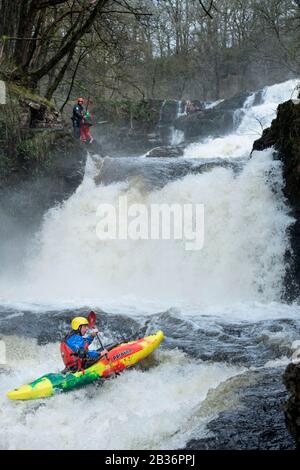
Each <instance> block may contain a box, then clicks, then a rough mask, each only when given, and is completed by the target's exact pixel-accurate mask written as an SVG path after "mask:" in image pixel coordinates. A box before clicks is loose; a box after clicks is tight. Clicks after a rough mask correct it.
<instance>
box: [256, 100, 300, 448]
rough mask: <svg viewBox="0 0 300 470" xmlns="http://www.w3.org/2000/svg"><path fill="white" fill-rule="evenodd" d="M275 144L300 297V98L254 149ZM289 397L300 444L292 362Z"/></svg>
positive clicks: (299, 404) (294, 292)
mask: <svg viewBox="0 0 300 470" xmlns="http://www.w3.org/2000/svg"><path fill="white" fill-rule="evenodd" d="M271 146H274V149H275V151H276V152H275V154H274V155H275V158H278V159H280V160H281V162H282V164H283V176H284V182H285V186H284V189H283V191H284V195H285V197H286V198H287V200H288V202H289V205H290V207H291V211H292V213H293V216H294V217H295V223H294V224H293V225H292V227H291V229H290V240H291V251H290V252H288V253H287V258H288V261H289V269H288V272H287V275H286V282H285V293H286V297H287V299H288V300H290V301H291V300H298V299H299V294H300V100H299V99H296V100H289V101H287V102H285V103H283V104H281V105H279V107H278V112H277V117H276V119H274V120H273V122H272V125H271V127H270V128H269V129H266V130H264V132H263V135H262V137H261V138H260V139H258V140H257V141H256V142H254V146H253V149H254V150H263V149H265V148H268V147H271ZM283 381H284V384H285V386H286V388H287V390H288V393H289V397H288V399H287V401H286V403H285V417H286V424H287V427H288V429H289V431H290V433H291V435H292V436H293V438H294V440H295V442H296V444H297V446H299V445H300V425H299V422H300V366H299V364H294V363H291V364H289V365H288V367H287V368H286V370H285V372H284V374H283Z"/></svg>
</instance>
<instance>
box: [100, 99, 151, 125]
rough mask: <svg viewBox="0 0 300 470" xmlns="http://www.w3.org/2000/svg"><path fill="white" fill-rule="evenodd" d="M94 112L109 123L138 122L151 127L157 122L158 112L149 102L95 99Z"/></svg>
mask: <svg viewBox="0 0 300 470" xmlns="http://www.w3.org/2000/svg"><path fill="white" fill-rule="evenodd" d="M95 111H96V113H99V114H101V116H102V117H103V118H104V119H107V120H108V121H110V122H111V123H114V124H118V123H120V122H122V121H123V122H124V123H126V122H127V123H128V122H132V121H135V122H139V123H145V124H148V125H152V124H154V123H156V122H157V121H158V112H157V110H155V109H154V108H153V107H152V106H151V102H150V101H146V100H141V101H133V100H129V99H122V100H120V99H116V100H112V99H111V100H103V99H97V98H96V99H95Z"/></svg>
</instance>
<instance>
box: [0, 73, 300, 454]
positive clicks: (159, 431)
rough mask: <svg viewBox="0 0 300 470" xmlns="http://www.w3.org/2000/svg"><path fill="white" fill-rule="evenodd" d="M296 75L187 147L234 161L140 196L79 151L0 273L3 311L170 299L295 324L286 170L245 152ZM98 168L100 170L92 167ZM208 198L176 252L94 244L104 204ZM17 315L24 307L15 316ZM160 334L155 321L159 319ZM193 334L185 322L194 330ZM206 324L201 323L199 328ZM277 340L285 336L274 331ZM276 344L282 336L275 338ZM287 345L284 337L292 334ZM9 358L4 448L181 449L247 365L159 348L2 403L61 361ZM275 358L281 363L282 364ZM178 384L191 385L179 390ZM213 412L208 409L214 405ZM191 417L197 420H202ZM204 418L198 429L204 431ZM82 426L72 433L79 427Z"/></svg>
mask: <svg viewBox="0 0 300 470" xmlns="http://www.w3.org/2000/svg"><path fill="white" fill-rule="evenodd" d="M296 84H297V81H295V80H292V81H291V80H290V81H288V82H285V83H283V84H278V85H274V86H271V87H267V88H266V89H265V90H264V92H263V98H262V103H261V104H258V105H253V100H254V95H253V96H252V97H250V98H249V99H248V100H247V102H246V103H245V105H244V109H243V117H242V120H241V122H240V124H239V126H238V128H237V130H236V131H235V133H233V134H232V135H228V136H225V137H220V138H217V139H210V138H208V139H206V140H205V141H201V142H197V143H193V144H191V145H190V146H189V147H187V149H186V150H185V158H197V159H199V158H203V159H205V160H206V161H208V159H212V160H214V159H216V157H220V158H222V159H232V161H233V162H235V163H238V162H237V160H236V158H237V157H238V159H240V158H241V157H243V158H244V160H243V161H242V160H240V161H239V163H240V167H239V168H235V167H234V165H233V166H232V167H230V166H227V167H224V166H221V165H220V166H216V167H214V168H213V169H211V170H209V171H203V172H202V173H200V174H189V175H187V176H184V177H182V178H179V179H175V180H173V181H169V182H167V183H166V184H165V185H164V186H163V187H162V188H160V189H157V188H153V190H147V191H146V190H145V189H144V188H143V185H142V184H140V183H141V181H140V180H137V179H129V180H124V181H122V182H117V183H111V184H108V185H105V184H102V183H101V184H99V182H98V179H97V178H98V177H99V171H101V162H100V165H99V158H98V157H97V156H93V157H91V158H89V160H88V163H87V170H86V175H85V178H84V181H83V183H82V185H81V186H80V187H79V188H78V189H77V191H76V192H75V194H73V195H72V196H71V197H70V198H69V199H68V200H67V201H65V202H64V203H63V204H62V205H60V206H57V207H54V208H52V209H51V210H50V211H49V212H48V213H47V214H46V216H45V219H44V223H43V226H42V228H41V230H40V232H39V233H38V234H36V238H35V240H34V243H33V246H32V249H31V251H30V253H29V254H28V257H27V259H26V260H25V261H24V266H23V267H22V269H20V267H18V269H16V270H15V272H14V277H13V279H11V278H9V277H6V276H5V273H4V276H1V277H0V305H2V306H3V308H8V307H9V308H10V309H13V308H16V309H17V310H22V309H24V310H25V309H27V310H28V309H29V310H31V311H39V312H40V313H39V314H40V315H43V311H46V310H47V309H49V308H50V307H51V309H52V310H59V309H60V308H62V307H65V308H79V307H82V306H87V305H89V306H93V307H94V308H97V307H98V308H101V309H103V310H105V311H110V312H114V313H115V312H121V313H124V314H125V313H126V315H128V316H129V317H132V318H134V317H135V316H142V315H145V314H154V313H157V312H161V311H163V310H164V309H169V308H171V307H176V308H177V309H178V310H177V312H178V317H179V318H183V319H185V320H186V319H193V321H195V323H191V325H196V326H195V330H197V329H199V328H201V322H202V320H201V318H202V316H205V317H207V318H210V317H211V318H212V323H213V322H214V318H215V317H216V316H217V317H219V318H222V319H223V321H224V322H226V321H231V320H232V321H233V320H234V321H238V322H247V321H250V320H251V321H253V322H256V321H260V320H262V319H270V320H274V321H275V320H276V319H285V318H297V316H298V315H299V308H298V307H297V306H296V305H294V306H287V305H283V304H281V303H280V302H281V301H280V299H281V293H282V281H283V277H284V274H285V268H286V267H285V260H284V255H285V252H286V250H287V249H288V248H289V239H288V236H287V230H288V228H289V226H290V224H291V223H292V221H293V219H292V218H291V216H290V214H289V209H288V207H287V205H286V202H285V200H284V198H283V195H282V187H283V180H282V172H281V164H280V162H279V161H277V160H274V159H273V150H272V149H269V150H266V151H263V152H254V153H253V155H252V158H251V159H248V157H249V153H250V151H251V147H252V143H253V140H254V139H256V138H258V136H259V134H260V132H261V124H263V126H264V127H266V126H268V125H269V124H270V122H271V120H272V118H274V117H275V112H276V107H277V105H278V104H279V103H280V102H283V101H285V100H286V99H289V98H290V97H291V96H293V92H294V89H295V86H296ZM99 168H100V170H99ZM121 195H122V196H124V195H126V196H127V198H128V201H129V202H130V203H138V204H144V205H145V206H146V207H147V208H149V207H150V206H151V204H163V203H170V204H174V203H177V204H180V205H183V204H198V203H199V204H204V213H205V225H204V246H203V249H202V250H199V251H186V250H185V248H184V240H175V241H174V240H170V241H167V240H163V241H159V240H152V241H151V240H137V241H132V240H122V241H117V240H116V241H100V240H99V239H98V238H97V236H96V226H97V223H98V222H99V218H98V217H97V209H98V207H99V205H100V204H101V203H110V204H114V205H117V204H118V199H119V197H120V196H121ZM20 321H21V322H26V315H24V316H20ZM157 326H158V328H159V327H160V325H157ZM191 328H192V326H191ZM203 328H204V327H203ZM281 339H282V338H281ZM275 340H276V341H277V340H278V338H277V337H276V339H275ZM283 340H284V341H285V342H286V343H287V344H289V339H288V338H287V337H286V336H284V338H283ZM5 341H6V344H7V357H8V363H7V365H6V366H5V367H4V371H3V370H2V373H1V374H0V405H1V406H0V421H1V431H0V448H2V449H15V448H16V449H20V448H25V449H48V448H59V449H67V448H82V445H83V443H82V437H83V436H87V437H88V439H87V440H86V439H84V447H85V448H96V449H162V448H165V449H166V448H180V447H184V446H185V444H186V443H187V442H188V440H189V439H191V438H192V437H195V436H199V435H201V433H203V432H204V431H203V429H204V424H205V422H206V421H207V420H208V419H209V416H206V417H205V418H203V416H202V415H201V413H200V410H201V406H202V404H203V403H204V400H205V398H206V396H207V393H208V391H209V390H210V389H214V388H216V387H217V386H218V385H219V384H220V383H222V382H224V381H225V380H227V379H228V378H230V377H233V376H235V375H237V374H241V373H244V372H245V370H246V369H245V367H244V366H242V365H233V364H230V363H228V362H227V363H225V362H222V361H221V362H217V361H216V362H205V361H201V360H200V359H197V358H194V357H190V356H188V355H187V354H185V353H183V352H182V351H181V350H180V349H174V350H169V349H168V348H165V349H163V348H160V349H159V350H158V351H157V352H156V353H155V355H154V357H155V364H154V365H153V366H152V367H149V368H145V369H143V368H137V369H134V370H131V371H127V372H125V373H124V374H123V375H121V376H120V377H118V378H117V379H115V380H112V381H107V382H106V383H104V385H103V386H102V387H99V388H93V387H87V388H85V389H82V390H78V391H76V392H72V393H71V394H66V395H60V396H57V397H54V398H51V399H48V400H42V401H38V402H32V403H14V402H8V400H7V399H6V397H5V392H6V391H8V390H9V389H11V388H14V387H15V386H18V385H21V384H22V383H28V382H30V381H31V380H33V379H35V378H37V377H38V376H40V375H42V374H44V373H47V372H50V371H56V370H58V369H59V368H60V357H59V352H58V344H57V343H55V344H47V345H45V346H41V345H38V344H37V343H36V341H35V340H31V339H29V338H27V339H25V338H23V337H19V336H6V337H5ZM279 359H282V358H278V360H279ZM187 384H188V386H187ZM215 406H216V408H215V410H211V412H212V413H217V412H218V409H219V408H218V406H219V405H218V404H216V405H215ZM200 415H201V416H202V417H200ZM201 426H202V427H201ZM78 431H79V432H78Z"/></svg>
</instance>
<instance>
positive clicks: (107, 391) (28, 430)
mask: <svg viewBox="0 0 300 470" xmlns="http://www.w3.org/2000/svg"><path fill="white" fill-rule="evenodd" d="M8 340H9V341H10V342H11V347H9V350H10V351H11V354H12V356H11V360H10V364H9V365H10V367H12V369H11V371H10V374H5V375H4V374H0V405H1V406H0V420H1V433H0V448H1V449H81V448H82V447H83V441H82V439H83V436H84V448H86V449H119V450H121V449H135V450H137V449H172V448H180V447H184V445H185V444H186V442H187V440H188V439H189V436H190V435H191V423H193V417H194V415H195V413H196V412H197V410H198V409H199V408H200V406H201V404H202V403H203V400H204V399H205V397H206V395H207V392H208V391H209V390H210V389H213V388H215V387H217V386H218V385H219V384H220V383H221V382H223V381H225V380H227V379H228V378H229V377H232V376H234V375H236V374H238V373H241V372H243V371H244V370H245V369H244V368H242V367H234V366H227V365H225V364H221V363H220V364H207V363H202V362H201V361H197V360H191V359H189V358H188V357H187V356H186V355H185V354H184V353H182V352H180V351H178V350H174V351H172V352H171V351H169V352H168V351H162V350H159V351H157V352H156V353H155V354H154V355H153V356H152V357H151V361H150V362H149V364H148V366H150V368H149V369H147V372H145V370H143V369H141V368H135V369H132V370H128V371H126V373H124V374H122V375H121V376H119V377H118V378H116V379H113V380H109V381H106V382H104V384H103V386H102V387H98V388H96V387H95V386H94V385H91V386H89V387H85V388H83V389H81V390H77V391H73V392H71V393H72V396H71V395H70V393H69V394H61V395H56V396H55V397H53V398H48V399H45V400H37V401H33V402H10V401H8V400H7V398H6V397H5V393H6V392H7V391H8V390H9V389H12V388H15V386H17V385H20V384H21V383H28V382H29V381H30V380H32V379H35V378H37V377H38V376H39V375H41V374H44V373H48V372H50V371H51V372H55V371H56V370H57V365H58V363H59V362H58V361H59V359H58V349H59V347H58V344H52V345H47V346H39V347H38V346H37V345H36V344H35V343H34V341H32V340H23V342H22V344H21V345H20V346H21V347H20V351H19V352H20V354H19V353H18V347H16V344H14V343H13V338H10V339H9V338H8ZM16 349H17V351H16ZM155 358H156V359H157V360H158V362H157V363H156V361H155ZM149 359H150V358H149ZM144 367H145V364H144ZM33 370H34V372H33ZM83 404H84V405H83ZM197 426H198V427H199V420H198V421H197Z"/></svg>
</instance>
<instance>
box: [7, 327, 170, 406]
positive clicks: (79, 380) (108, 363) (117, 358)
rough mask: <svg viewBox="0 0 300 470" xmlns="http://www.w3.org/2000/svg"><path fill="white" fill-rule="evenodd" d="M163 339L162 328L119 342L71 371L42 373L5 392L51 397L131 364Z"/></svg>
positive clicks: (29, 397) (13, 395) (11, 396)
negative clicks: (89, 364) (126, 341)
mask: <svg viewBox="0 0 300 470" xmlns="http://www.w3.org/2000/svg"><path fill="white" fill-rule="evenodd" d="M163 339H164V334H163V332H162V331H161V330H160V331H157V332H156V333H155V334H153V335H150V336H145V337H144V338H140V339H138V340H135V341H129V342H128V343H122V344H119V345H118V346H116V347H114V348H113V349H111V350H110V351H109V352H108V355H107V357H102V358H101V359H100V360H99V361H98V362H96V363H95V364H93V365H92V366H90V367H89V368H87V369H85V370H84V371H77V372H74V373H71V372H68V373H66V374H62V373H56V374H55V373H50V374H46V375H43V376H42V377H40V378H38V379H37V380H35V381H33V382H31V383H30V384H28V385H22V386H21V387H19V388H17V389H15V390H11V391H10V392H8V393H7V397H8V398H9V399H10V400H33V399H36V398H46V397H51V396H53V395H54V394H55V393H60V392H66V391H69V390H73V389H75V388H77V387H81V386H84V385H87V384H89V383H92V382H94V381H95V380H97V379H99V378H100V377H109V376H110V375H113V374H115V373H118V372H122V371H123V370H124V369H127V368H128V367H131V366H133V365H134V364H136V363H137V362H139V361H141V360H142V359H144V358H145V357H147V356H148V355H149V354H151V353H152V352H153V351H154V350H155V349H156V348H157V347H158V346H159V345H160V343H161V342H162V340H163Z"/></svg>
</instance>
